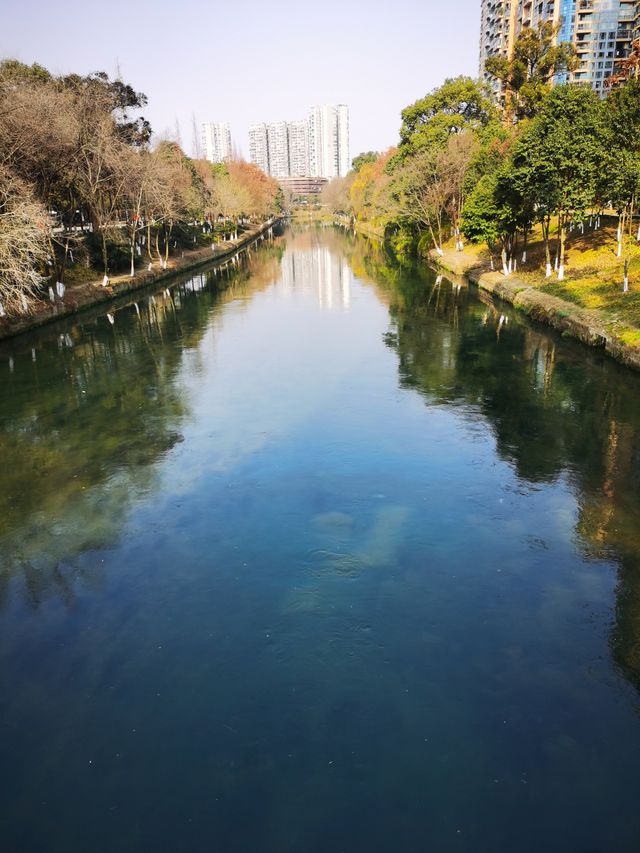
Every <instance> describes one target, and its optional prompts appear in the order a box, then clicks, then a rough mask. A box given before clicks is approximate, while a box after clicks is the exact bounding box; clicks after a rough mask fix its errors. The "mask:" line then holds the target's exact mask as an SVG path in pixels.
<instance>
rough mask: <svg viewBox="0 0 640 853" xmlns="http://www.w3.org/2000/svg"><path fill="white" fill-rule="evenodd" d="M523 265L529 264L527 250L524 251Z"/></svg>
mask: <svg viewBox="0 0 640 853" xmlns="http://www.w3.org/2000/svg"><path fill="white" fill-rule="evenodd" d="M522 263H523V264H526V263H527V250H526V249H525V250H524V252H523V253H522Z"/></svg>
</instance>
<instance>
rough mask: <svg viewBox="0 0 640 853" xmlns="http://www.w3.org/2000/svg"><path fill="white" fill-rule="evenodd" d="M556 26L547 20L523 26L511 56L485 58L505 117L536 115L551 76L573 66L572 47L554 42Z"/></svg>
mask: <svg viewBox="0 0 640 853" xmlns="http://www.w3.org/2000/svg"><path fill="white" fill-rule="evenodd" d="M559 30H560V25H559V24H553V23H552V22H551V21H545V22H544V23H541V24H540V25H539V26H538V27H537V28H536V29H532V28H528V29H525V30H523V31H522V32H521V33H520V35H519V36H518V37H517V39H516V41H515V44H514V47H513V54H512V55H511V57H506V56H490V57H489V58H488V59H487V61H486V62H485V71H487V73H488V74H490V75H491V76H492V77H495V78H496V79H497V80H499V81H500V82H501V83H502V86H503V88H504V93H505V109H506V115H507V117H508V118H509V119H511V118H512V117H515V118H516V119H522V118H531V117H532V116H534V115H536V113H538V112H539V110H540V107H541V105H542V102H543V101H544V99H545V97H546V95H547V94H548V92H549V88H550V85H551V81H552V79H553V77H555V76H556V75H558V74H563V73H566V72H567V71H571V70H573V69H574V68H575V67H576V65H577V56H576V49H575V47H574V46H573V45H572V44H570V43H569V42H560V43H559V44H558V43H557V42H556V40H557V36H558V32H559Z"/></svg>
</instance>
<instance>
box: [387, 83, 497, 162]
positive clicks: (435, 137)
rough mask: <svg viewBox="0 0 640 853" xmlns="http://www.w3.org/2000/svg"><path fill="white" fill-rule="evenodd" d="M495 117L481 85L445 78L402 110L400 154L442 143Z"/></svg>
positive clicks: (491, 104) (493, 108)
mask: <svg viewBox="0 0 640 853" xmlns="http://www.w3.org/2000/svg"><path fill="white" fill-rule="evenodd" d="M496 117H497V112H496V108H495V106H494V104H493V103H492V101H491V99H490V97H489V94H488V92H487V91H486V89H485V87H484V86H483V85H482V84H480V83H478V82H476V81H475V80H472V79H471V78H470V77H456V78H454V79H448V80H445V82H444V83H443V84H442V86H439V87H438V88H437V89H434V90H433V91H432V92H430V93H429V94H428V95H425V97H424V98H421V99H420V100H419V101H416V102H415V103H414V104H412V105H411V106H409V107H407V108H406V109H404V110H403V111H402V127H401V129H400V140H401V144H400V153H401V155H406V154H410V153H413V152H416V151H419V150H421V149H424V148H426V147H429V146H431V145H434V144H435V145H444V144H445V143H446V140H447V138H448V137H449V136H450V135H451V134H453V133H460V132H462V131H463V130H480V129H481V128H482V127H486V126H487V125H488V124H489V123H490V122H491V121H492V120H496Z"/></svg>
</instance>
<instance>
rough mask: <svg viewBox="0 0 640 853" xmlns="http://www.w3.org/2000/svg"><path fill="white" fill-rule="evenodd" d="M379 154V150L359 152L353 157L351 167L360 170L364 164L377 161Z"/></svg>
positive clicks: (356, 170) (355, 170)
mask: <svg viewBox="0 0 640 853" xmlns="http://www.w3.org/2000/svg"><path fill="white" fill-rule="evenodd" d="M379 156H380V152H379V151H363V152H362V153H361V154H358V155H357V156H356V157H354V158H353V160H352V161H351V168H352V169H353V171H354V172H359V171H360V169H362V167H363V166H366V165H367V163H375V162H376V160H377V159H378V157H379Z"/></svg>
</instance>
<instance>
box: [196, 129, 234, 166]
mask: <svg viewBox="0 0 640 853" xmlns="http://www.w3.org/2000/svg"><path fill="white" fill-rule="evenodd" d="M202 149H203V151H204V156H205V157H206V158H207V160H208V161H209V162H210V163H224V161H225V160H230V159H231V129H230V127H229V125H228V124H227V123H226V122H217V121H208V122H205V123H204V124H203V125H202Z"/></svg>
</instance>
